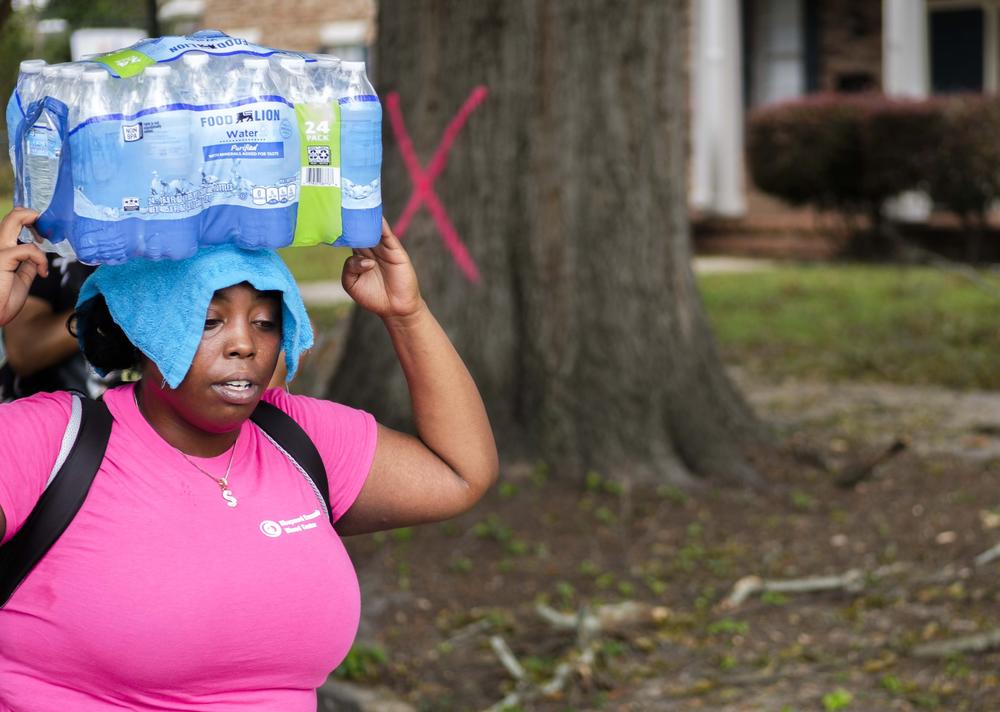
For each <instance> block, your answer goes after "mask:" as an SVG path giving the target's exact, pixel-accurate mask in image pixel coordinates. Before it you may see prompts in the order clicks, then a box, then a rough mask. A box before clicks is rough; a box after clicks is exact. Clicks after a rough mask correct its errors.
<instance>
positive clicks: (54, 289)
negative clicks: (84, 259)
mask: <svg viewBox="0 0 1000 712" xmlns="http://www.w3.org/2000/svg"><path fill="white" fill-rule="evenodd" d="M47 257H48V261H49V274H48V276H47V277H41V276H39V277H36V278H35V281H34V282H32V283H31V290H30V292H29V293H30V294H31V296H33V297H38V298H39V299H43V300H45V301H46V302H48V304H49V305H50V306H51V307H52V311H53V312H56V313H59V312H64V311H69V310H71V309H73V308H74V307H75V306H76V298H77V296H78V295H79V294H80V288H81V287H82V286H83V282H84V280H86V279H87V277H89V276H90V274H91V273H92V272H93V271H94V269H95V268H94V267H91V266H90V265H85V264H81V263H80V262H77V261H76V260H72V259H68V258H66V257H62V256H61V255H57V254H53V253H51V252H50V253H49V254H48V255H47Z"/></svg>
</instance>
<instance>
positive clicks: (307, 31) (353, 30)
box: [159, 0, 375, 60]
mask: <svg viewBox="0 0 1000 712" xmlns="http://www.w3.org/2000/svg"><path fill="white" fill-rule="evenodd" d="M159 16H160V19H161V21H164V22H170V23H172V24H174V26H175V27H176V28H177V29H178V30H180V31H188V30H191V29H195V28H199V27H210V28H212V29H217V30H222V31H224V32H226V33H228V34H231V35H234V36H237V37H243V38H244V39H247V40H249V41H251V42H259V43H260V44H263V45H267V46H270V47H281V48H282V49H291V50H297V51H301V52H325V53H329V54H334V55H336V56H338V57H340V58H341V59H351V60H367V59H368V48H369V47H370V46H371V44H372V42H373V41H374V38H375V0H296V2H294V3H287V2H286V3H282V2H274V1H273V0H169V2H167V3H165V4H164V5H162V6H161V8H160V12H159Z"/></svg>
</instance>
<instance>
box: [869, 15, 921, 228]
mask: <svg viewBox="0 0 1000 712" xmlns="http://www.w3.org/2000/svg"><path fill="white" fill-rule="evenodd" d="M928 55H929V51H928V47H927V3H926V2H925V0H882V90H883V91H884V92H885V94H886V96H895V97H902V98H909V99H923V98H925V97H926V96H927V95H928V93H929V86H930V68H929V65H930V61H929V56H928ZM932 208H933V205H932V204H931V199H930V196H928V195H927V194H926V193H920V192H917V191H910V192H908V193H903V194H902V195H900V196H899V197H897V198H893V199H892V200H890V201H889V203H888V204H887V205H886V206H885V209H886V212H887V213H888V214H889V215H890V216H892V217H893V218H896V219H897V220H905V221H910V222H918V221H923V220H926V219H927V218H928V217H929V216H930V214H931V209H932Z"/></svg>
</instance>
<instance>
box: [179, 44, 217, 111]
mask: <svg viewBox="0 0 1000 712" xmlns="http://www.w3.org/2000/svg"><path fill="white" fill-rule="evenodd" d="M210 61H211V57H210V56H209V55H208V54H207V53H205V52H185V53H184V54H183V55H182V56H181V68H182V70H183V73H184V76H183V78H182V79H183V81H182V82H181V83H180V92H179V94H180V99H181V101H183V102H184V103H185V104H191V105H194V106H198V105H201V104H211V103H214V102H215V101H216V97H215V96H214V92H213V91H212V81H211V77H210V75H209V72H208V66H209V63H210Z"/></svg>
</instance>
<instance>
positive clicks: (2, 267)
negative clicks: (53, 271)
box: [0, 208, 49, 326]
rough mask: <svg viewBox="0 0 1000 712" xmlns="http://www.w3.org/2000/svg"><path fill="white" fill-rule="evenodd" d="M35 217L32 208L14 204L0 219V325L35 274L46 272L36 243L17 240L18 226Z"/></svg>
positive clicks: (24, 296) (15, 307)
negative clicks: (20, 242)
mask: <svg viewBox="0 0 1000 712" xmlns="http://www.w3.org/2000/svg"><path fill="white" fill-rule="evenodd" d="M37 217H38V213H36V212H35V211H34V210H28V209H27V208H14V209H13V210H11V211H10V213H8V214H7V216H6V217H5V218H4V219H3V220H2V221H0V326H3V325H4V324H6V323H8V322H9V321H10V320H11V319H13V318H14V317H15V316H17V313H18V312H19V311H21V307H22V306H24V300H25V299H27V297H28V288H29V287H30V286H31V281H32V280H33V279H34V278H35V275H37V274H41V275H42V276H43V277H44V276H47V275H48V273H49V263H48V260H46V259H45V253H43V252H42V251H41V250H39V249H38V247H37V246H36V245H30V244H27V245H21V244H18V242H17V236H18V235H20V234H21V228H22V227H24V226H25V225H31V224H32V223H33V222H35V219H36V218H37Z"/></svg>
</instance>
